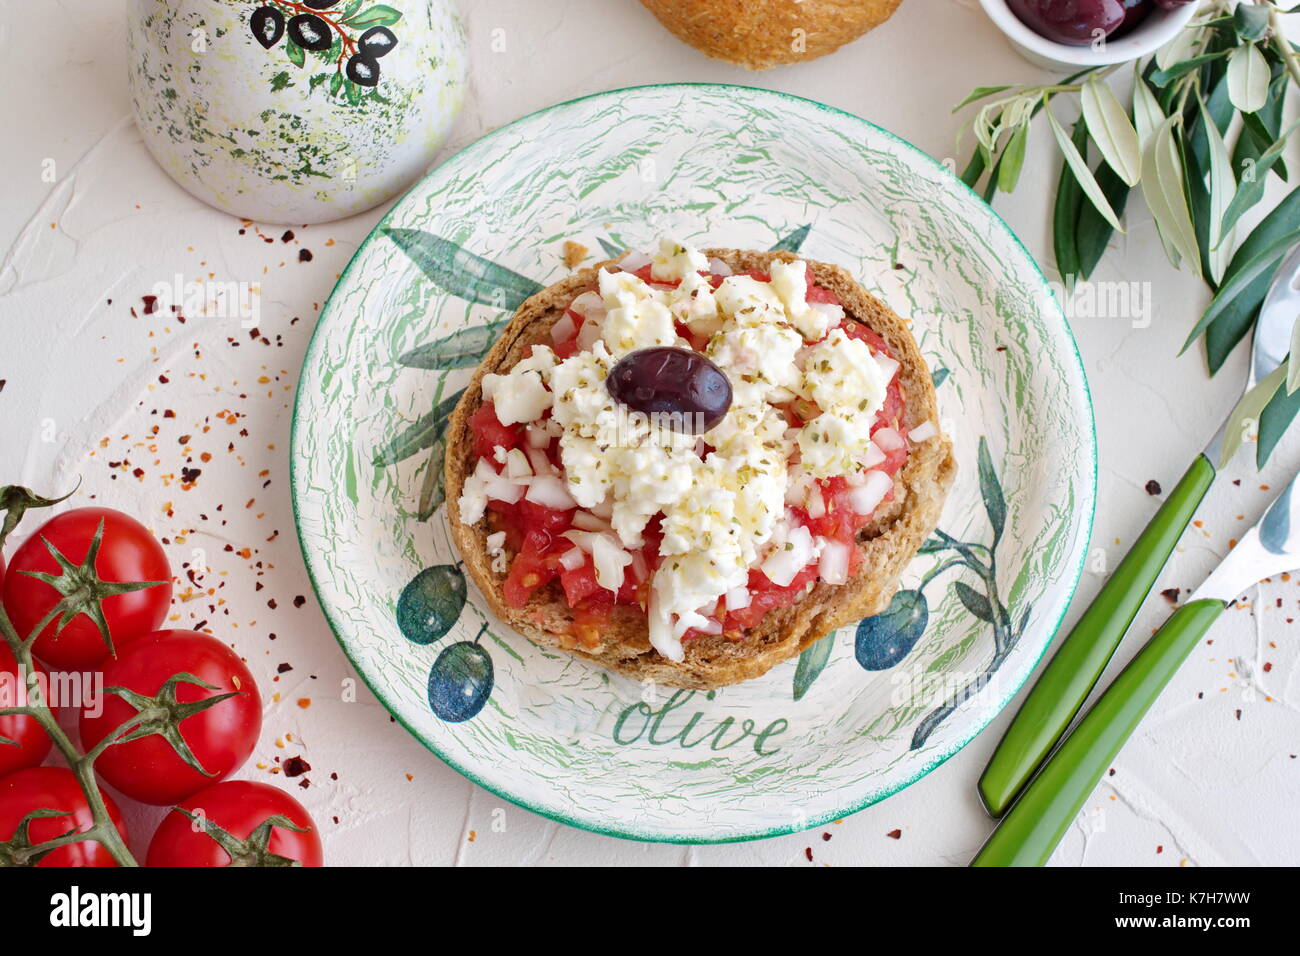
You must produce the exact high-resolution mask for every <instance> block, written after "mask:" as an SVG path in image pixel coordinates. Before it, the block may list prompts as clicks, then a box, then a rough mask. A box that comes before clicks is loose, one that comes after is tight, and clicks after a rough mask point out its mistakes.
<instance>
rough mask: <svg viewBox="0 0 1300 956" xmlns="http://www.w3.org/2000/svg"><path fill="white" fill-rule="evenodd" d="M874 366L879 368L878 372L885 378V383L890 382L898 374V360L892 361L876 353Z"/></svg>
mask: <svg viewBox="0 0 1300 956" xmlns="http://www.w3.org/2000/svg"><path fill="white" fill-rule="evenodd" d="M875 359H876V364H877V365H879V366H880V371H881V373H882V374H883V375H884V377H885V382H886V383H888V382H892V381H893V380H894V376H895V375H897V374H898V368H899V366H898V359H892V358H890V357H889V356H888V355H882V354H880V353H876V356H875Z"/></svg>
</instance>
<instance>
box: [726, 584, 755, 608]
mask: <svg viewBox="0 0 1300 956" xmlns="http://www.w3.org/2000/svg"><path fill="white" fill-rule="evenodd" d="M752 603H754V595H753V594H751V593H750V591H749V588H747V587H744V586H741V587H738V588H732V589H731V590H730V591H728V592H727V610H728V611H741V610H744V609H745V608H747V607H749V606H750V605H751V604H752Z"/></svg>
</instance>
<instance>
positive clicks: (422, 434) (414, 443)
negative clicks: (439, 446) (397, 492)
mask: <svg viewBox="0 0 1300 956" xmlns="http://www.w3.org/2000/svg"><path fill="white" fill-rule="evenodd" d="M464 391H465V390H464V389H461V390H460V391H459V392H457V393H456V394H454V395H452V396H450V397H448V398H444V399H443V400H442V401H440V402H439V403H438V404H437V405H436V406H435V407H434V409H433V411H431V412H429V413H428V414H426V415H422V416H421V417H420V418H419V419H417V420H416V421H415V422H414V423H413V424H412V425H410V426H409V427H407V428H404V429H403V430H402V431H400V432H399V433H398V434H397V435H395V436H394V437H393V438H392V439H391V440H390V441H389V442H388V444H387V445H385V446H384V447H383V448H382V449H381V450H380V451H378V452H377V453H376V454H375V457H374V464H375V465H376V466H377V467H380V468H383V467H385V466H387V465H395V464H397V463H398V462H400V461H405V460H406V459H407V458H410V457H411V456H412V455H414V454H416V453H417V452H421V451H423V450H424V449H426V448H432V447H433V446H434V444H435V443H436V442H437V441H438V440H439V439H441V438H442V435H443V433H444V432H445V431H446V430H447V419H448V418H450V417H451V413H452V410H453V409H455V407H456V403H457V402H459V401H460V397H461V395H463V394H464Z"/></svg>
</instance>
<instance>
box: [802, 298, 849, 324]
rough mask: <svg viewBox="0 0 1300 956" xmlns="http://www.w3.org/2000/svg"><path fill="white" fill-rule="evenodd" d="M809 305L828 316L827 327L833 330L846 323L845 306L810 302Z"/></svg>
mask: <svg viewBox="0 0 1300 956" xmlns="http://www.w3.org/2000/svg"><path fill="white" fill-rule="evenodd" d="M808 304H809V305H810V306H812V308H814V309H816V310H817V311H818V312H820V313H821V314H822V315H824V316H826V318H827V320H828V321H827V325H828V326H829V327H830V328H832V329H833V328H835V326H837V325H839V324H840V323H841V322H843V321H844V306H842V305H836V304H835V303H834V302H809V303H808Z"/></svg>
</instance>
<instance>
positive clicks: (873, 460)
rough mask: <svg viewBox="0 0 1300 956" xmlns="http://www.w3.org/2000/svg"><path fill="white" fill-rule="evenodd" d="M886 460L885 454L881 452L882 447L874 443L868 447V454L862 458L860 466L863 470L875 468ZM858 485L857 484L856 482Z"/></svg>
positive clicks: (859, 462)
mask: <svg viewBox="0 0 1300 956" xmlns="http://www.w3.org/2000/svg"><path fill="white" fill-rule="evenodd" d="M884 460H885V453H884V452H883V451H881V450H880V446H879V445H877V444H876V443H875V442H874V441H873V442H871V443H870V444H869V445H867V453H866V454H865V455H863V456H862V458H861V459H860V460H859V461H858V464H859V465H861V466H862V467H863V468H875V467H876V466H877V465H879V464H880V463H881V462H883V461H884ZM854 483H855V484H856V482H854Z"/></svg>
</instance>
